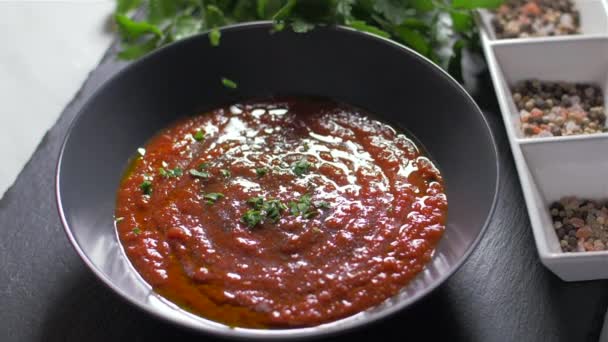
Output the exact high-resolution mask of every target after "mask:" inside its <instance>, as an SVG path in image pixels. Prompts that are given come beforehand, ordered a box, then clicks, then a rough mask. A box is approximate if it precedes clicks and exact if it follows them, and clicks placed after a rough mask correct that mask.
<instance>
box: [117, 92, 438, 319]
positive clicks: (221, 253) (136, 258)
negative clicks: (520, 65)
mask: <svg viewBox="0 0 608 342" xmlns="http://www.w3.org/2000/svg"><path fill="white" fill-rule="evenodd" d="M199 131H200V132H199ZM197 132H199V133H198V134H197ZM203 132H204V134H205V137H204V139H200V138H202V135H203ZM195 137H196V138H199V139H198V140H197V139H195ZM201 164H203V165H202V166H201ZM160 168H162V170H160ZM191 169H194V170H195V171H194V173H195V175H192V174H190V170H191ZM256 169H258V170H257V172H256ZM180 170H181V171H182V172H180ZM197 171H198V172H197ZM228 173H229V174H228ZM296 173H297V174H296ZM146 180H147V184H148V185H146V184H143V185H142V183H144V182H145V181H146ZM145 193H148V194H145ZM217 193H221V194H222V195H223V197H221V196H218V195H214V194H217ZM209 194H211V195H209ZM205 195H207V197H205ZM256 196H261V198H262V200H264V201H266V202H267V203H268V201H273V200H275V202H274V203H275V209H274V212H273V213H268V212H266V211H264V210H263V209H260V210H258V211H257V213H258V215H257V216H256V215H253V217H254V218H255V217H258V218H261V219H265V220H264V221H262V222H260V223H257V224H255V223H256V222H251V221H243V219H242V217H243V216H244V215H245V214H246V213H248V212H249V213H251V212H252V211H255V210H256V205H255V203H248V200H249V199H251V198H252V197H256ZM308 196H310V197H309V199H310V200H309V201H307V200H306V199H307V197H308ZM277 201H278V202H277ZM290 202H293V203H291V204H290ZM278 203H281V205H279V204H278ZM258 204H261V202H258ZM285 207H287V209H284V210H283V209H282V208H285ZM292 207H293V210H294V211H293V212H292ZM257 208H258V209H259V206H258V207H257ZM266 209H268V208H266ZM277 212H278V215H277ZM446 213H447V200H446V197H445V194H444V186H443V180H442V177H441V175H440V174H439V171H438V170H437V169H436V168H435V166H434V165H433V163H432V162H431V161H429V159H427V158H426V157H425V156H424V155H423V154H422V153H421V152H420V150H419V149H418V148H417V147H416V146H415V144H414V143H413V142H412V141H411V140H410V139H408V138H407V137H406V136H405V135H404V134H400V133H398V132H396V131H395V130H394V129H393V128H391V127H390V126H388V125H386V124H384V123H381V122H378V121H375V120H373V119H371V118H369V116H368V115H367V114H366V113H365V112H363V111H362V110H360V109H357V108H353V107H350V106H347V105H344V104H338V103H335V102H332V101H328V100H319V99H308V98H279V99H272V100H268V101H259V102H249V103H246V104H243V105H234V106H230V107H226V108H220V109H217V110H214V111H212V112H209V113H206V114H203V115H199V116H195V117H190V118H186V119H184V120H181V121H179V122H177V123H175V124H174V125H172V126H171V127H169V128H167V129H165V130H164V131H162V132H160V133H159V134H158V135H156V136H155V137H153V138H152V140H150V141H149V143H148V144H147V146H146V152H145V155H144V156H142V157H140V158H138V159H137V160H135V161H134V163H133V165H132V166H131V168H130V170H129V172H128V174H127V175H126V177H125V179H124V181H123V182H122V184H121V185H120V189H119V190H118V198H117V206H116V217H120V218H122V219H120V220H119V221H118V222H117V224H116V226H117V229H118V234H119V237H120V241H121V243H122V245H123V246H124V250H125V252H126V254H127V256H128V257H129V259H130V260H131V262H132V264H133V265H134V267H135V268H136V269H137V271H138V272H139V273H140V274H141V275H142V276H143V278H144V279H145V280H146V281H147V282H149V283H150V284H151V285H152V287H153V288H154V289H155V290H156V291H157V292H158V293H159V294H161V295H162V296H164V297H165V298H167V299H169V300H170V301H172V302H174V303H177V304H178V305H180V306H181V307H183V308H184V309H186V310H188V311H191V312H193V313H195V314H198V315H200V316H202V317H205V318H208V319H212V320H215V321H219V322H223V323H226V324H228V325H231V326H240V327H256V328H269V327H270V328H281V327H301V326H312V325H317V324H320V323H324V322H329V321H333V320H336V319H339V318H343V317H346V316H349V315H352V314H355V313H357V312H360V311H362V310H365V309H367V308H370V307H372V306H374V305H377V304H379V303H381V302H382V301H383V300H385V299H387V298H388V297H391V296H393V295H395V294H396V293H398V292H399V290H400V289H401V288H403V287H404V286H405V285H406V284H407V283H408V282H409V281H410V280H411V279H412V278H413V277H414V276H415V275H416V274H418V273H419V272H420V271H421V270H422V269H423V268H424V265H425V264H426V263H427V262H428V261H429V260H430V258H431V255H432V253H433V250H434V248H435V246H436V244H437V243H438V241H439V239H440V238H441V236H442V234H443V231H444V227H445V219H446ZM254 214H255V212H254ZM265 215H268V217H266V216H265ZM250 218H251V217H250ZM273 219H274V220H273ZM247 222H249V224H248V223H247ZM251 223H254V224H255V225H254V226H251Z"/></svg>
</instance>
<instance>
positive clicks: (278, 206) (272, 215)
mask: <svg viewBox="0 0 608 342" xmlns="http://www.w3.org/2000/svg"><path fill="white" fill-rule="evenodd" d="M286 209H287V206H286V205H285V204H283V203H281V202H280V201H279V200H269V201H266V202H264V205H263V206H262V211H263V212H265V213H266V218H268V219H269V220H270V221H272V222H277V221H279V219H281V214H282V213H283V211H285V210H286Z"/></svg>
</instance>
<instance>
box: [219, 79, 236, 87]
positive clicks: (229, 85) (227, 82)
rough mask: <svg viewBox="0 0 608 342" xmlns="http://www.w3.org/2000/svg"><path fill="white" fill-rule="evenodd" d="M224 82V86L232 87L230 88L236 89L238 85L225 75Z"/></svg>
mask: <svg viewBox="0 0 608 342" xmlns="http://www.w3.org/2000/svg"><path fill="white" fill-rule="evenodd" d="M222 84H223V85H224V87H226V88H230V89H236V88H237V87H238V85H237V84H236V82H234V81H233V80H231V79H228V78H225V77H222Z"/></svg>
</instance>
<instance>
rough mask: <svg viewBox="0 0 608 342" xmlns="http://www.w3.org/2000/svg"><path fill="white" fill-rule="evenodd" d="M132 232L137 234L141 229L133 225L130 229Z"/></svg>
mask: <svg viewBox="0 0 608 342" xmlns="http://www.w3.org/2000/svg"><path fill="white" fill-rule="evenodd" d="M131 231H132V232H133V234H135V235H139V234H141V229H139V227H135V228H133V230H131Z"/></svg>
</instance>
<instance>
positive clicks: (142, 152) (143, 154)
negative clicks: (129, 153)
mask: <svg viewBox="0 0 608 342" xmlns="http://www.w3.org/2000/svg"><path fill="white" fill-rule="evenodd" d="M137 153H139V155H140V156H142V157H143V156H145V155H146V149H145V148H143V147H140V148H138V149H137Z"/></svg>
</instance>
